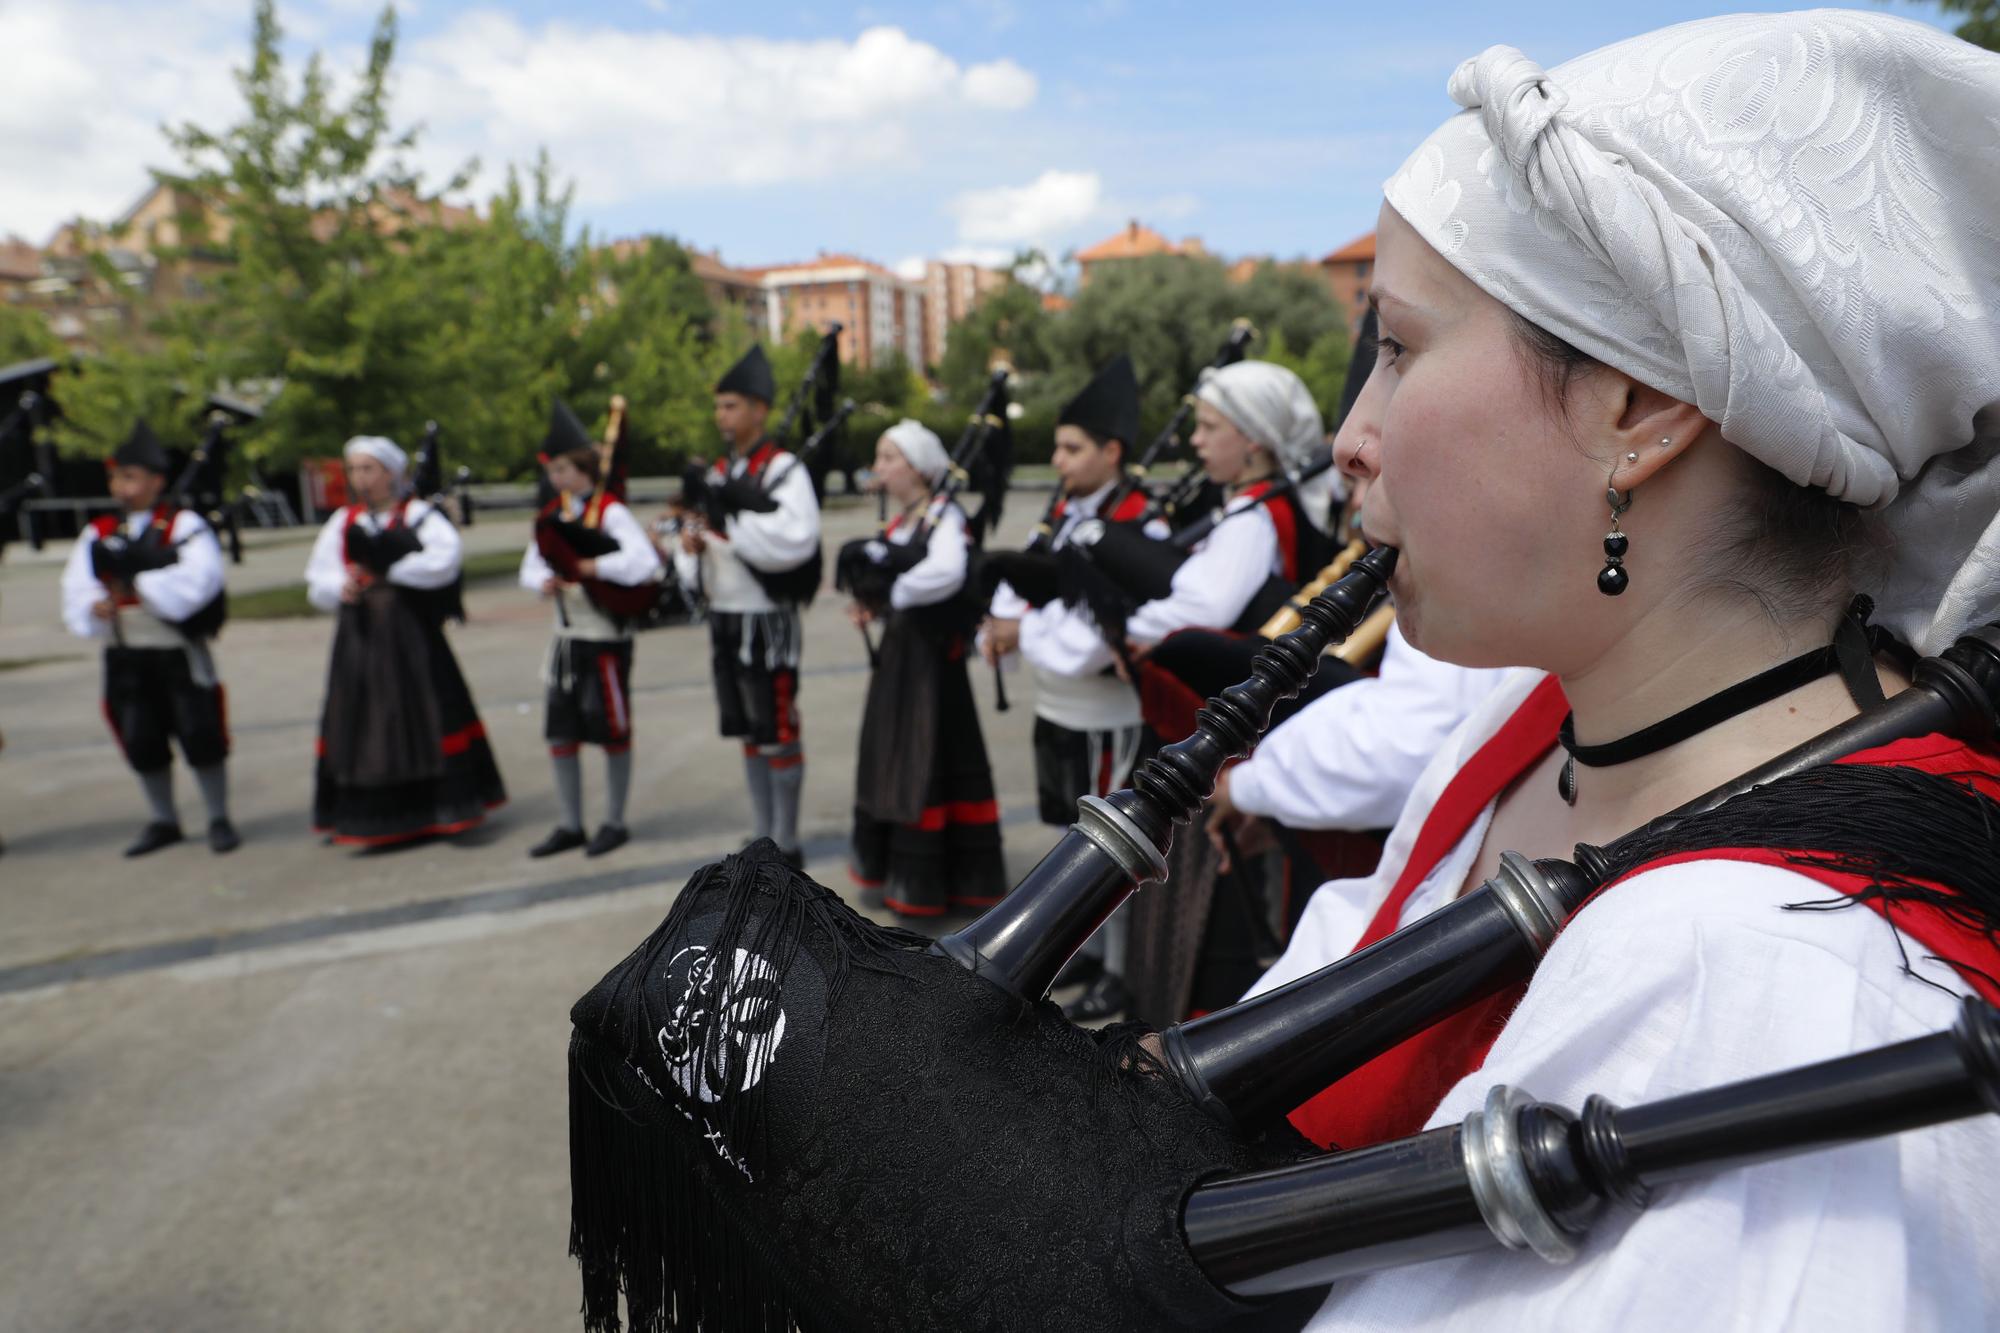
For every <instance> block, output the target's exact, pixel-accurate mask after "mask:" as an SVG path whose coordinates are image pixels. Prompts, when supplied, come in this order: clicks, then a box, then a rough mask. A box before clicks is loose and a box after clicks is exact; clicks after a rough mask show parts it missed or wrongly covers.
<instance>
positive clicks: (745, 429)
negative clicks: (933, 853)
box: [674, 347, 820, 866]
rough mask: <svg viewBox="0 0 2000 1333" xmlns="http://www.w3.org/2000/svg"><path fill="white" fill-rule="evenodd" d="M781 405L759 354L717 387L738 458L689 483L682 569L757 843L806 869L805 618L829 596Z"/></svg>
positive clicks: (721, 424)
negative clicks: (780, 429) (738, 760)
mask: <svg viewBox="0 0 2000 1333" xmlns="http://www.w3.org/2000/svg"><path fill="white" fill-rule="evenodd" d="M776 395H777V390H776V387H775V385H774V384H773V382H772V378H771V364H770V362H768V361H767V360H765V359H764V349H763V348H761V347H752V348H751V349H750V350H749V351H748V352H746V353H745V354H744V356H743V359H742V360H740V361H738V362H737V363H736V364H735V365H734V366H732V367H731V368H730V370H729V373H728V374H726V375H724V376H723V377H722V379H721V380H720V381H718V382H717V384H716V386H715V424H716V428H717V429H718V430H720V431H721V432H722V435H723V438H724V440H725V441H726V442H727V444H728V446H729V456H728V457H726V458H722V459H718V460H717V461H716V463H715V465H714V466H713V467H712V468H709V469H707V470H706V471H699V470H692V469H691V470H690V472H689V474H688V476H687V477H686V478H685V479H684V480H685V482H686V485H685V488H684V494H683V499H684V501H685V502H686V503H687V504H688V505H689V506H690V507H692V508H697V509H699V510H701V511H702V512H703V515H704V518H705V522H703V523H701V524H689V525H687V526H686V527H684V528H683V529H682V531H681V549H680V550H679V551H678V552H676V553H675V555H674V569H675V572H676V573H677V574H678V575H679V576H680V579H681V582H682V583H683V584H684V585H686V586H687V587H688V588H689V589H690V590H691V592H694V593H696V594H697V595H699V596H700V597H702V598H703V599H704V600H705V601H706V602H707V604H708V634H709V646H710V663H711V666H712V668H713V671H714V675H715V700H716V706H717V708H718V710H719V711H720V713H721V721H722V734H723V735H724V736H732V737H737V738H740V739H741V740H742V742H743V775H744V780H745V782H746V784H747V785H748V786H749V788H750V809H751V812H752V815H753V816H754V819H755V826H754V828H753V830H752V833H751V838H752V840H753V841H754V840H755V839H757V838H764V837H768V838H770V839H771V840H772V841H773V842H775V843H777V844H778V850H779V851H781V852H783V853H784V854H785V857H786V859H787V860H789V861H791V862H792V864H794V865H801V866H802V865H803V864H804V860H805V857H804V853H802V852H801V851H800V849H799V796H800V793H801V792H802V791H803V790H804V786H805V763H806V759H805V751H804V749H803V747H802V746H801V743H800V737H799V705H798V698H799V657H800V650H801V647H802V640H803V638H804V630H803V626H802V624H801V616H800V612H801V610H802V608H803V607H804V605H805V603H807V602H808V601H810V600H812V596H813V594H814V592H816V591H817V590H818V587H819V579H820V559H819V498H818V496H817V495H816V494H815V493H814V491H813V483H812V477H811V476H810V475H808V473H807V471H806V469H805V467H804V466H803V465H802V464H801V463H800V462H799V460H798V459H797V458H796V457H794V456H793V455H792V454H790V453H789V452H787V451H786V450H784V449H781V448H779V447H778V445H777V443H776V442H775V441H773V440H772V439H771V438H770V437H769V436H767V435H766V434H765V433H764V426H765V423H766V420H767V419H768V418H769V416H770V414H771V402H772V400H773V399H774V398H775V397H776Z"/></svg>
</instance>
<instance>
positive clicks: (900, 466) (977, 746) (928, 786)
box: [840, 420, 1007, 916]
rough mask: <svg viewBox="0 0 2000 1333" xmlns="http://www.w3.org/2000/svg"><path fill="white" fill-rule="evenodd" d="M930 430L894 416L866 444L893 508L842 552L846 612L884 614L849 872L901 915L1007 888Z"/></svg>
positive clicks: (941, 466) (966, 616) (973, 616)
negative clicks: (879, 526) (848, 599)
mask: <svg viewBox="0 0 2000 1333" xmlns="http://www.w3.org/2000/svg"><path fill="white" fill-rule="evenodd" d="M949 461H950V460H949V457H948V455H947V454H946V453H945V448H944V445H943V444H942V443H941V442H940V441H939V440H938V437H937V436H936V435H934V434H932V433H931V431H929V430H928V429H926V428H925V427H924V426H923V425H921V424H919V423H918V422H915V421H910V420H905V421H902V422H899V423H898V424H897V425H895V426H894V427H892V428H891V429H890V430H888V431H887V432H885V433H884V434H883V436H882V438H881V440H880V441H879V442H878V443H877V444H876V446H875V485H876V487H877V488H879V489H880V490H882V491H883V492H885V493H886V494H887V495H888V497H889V499H890V501H891V502H892V505H893V507H895V508H897V509H898V510H899V512H898V514H897V516H896V517H895V518H894V519H892V520H891V521H890V523H889V526H888V527H887V528H885V529H883V532H882V535H881V536H880V537H879V538H873V539H869V540H866V541H860V542H854V543H850V544H849V546H848V547H847V548H846V549H845V550H843V551H842V553H841V554H842V558H841V561H840V570H841V576H842V585H843V586H844V587H845V588H847V589H848V591H850V592H851V593H852V594H853V596H854V602H853V603H852V605H851V606H850V607H849V610H848V615H849V618H850V619H852V620H853V621H854V623H855V624H856V625H858V626H860V627H861V630H862V633H863V634H864V635H866V634H867V633H868V627H869V626H870V625H872V624H874V623H876V622H878V621H880V622H881V623H882V624H883V626H884V628H883V633H882V642H881V645H880V647H879V649H876V650H874V651H872V652H871V657H872V659H873V661H874V665H875V674H874V677H873V679H871V680H870V682H869V686H868V703H867V708H866V711H865V713H864V714H863V716H862V720H861V745H860V755H859V765H858V772H857V774H856V779H855V801H854V842H853V853H854V863H853V874H854V878H855V879H856V880H857V881H859V882H860V883H861V884H862V886H863V887H864V888H867V889H878V888H879V889H880V890H881V892H882V902H883V905H884V906H886V907H887V908H889V910H890V911H892V912H895V913H897V914H899V915H902V916H939V915H942V914H943V913H944V912H945V911H946V910H948V909H949V908H951V907H986V906H991V905H992V904H993V903H996V902H998V901H999V900H1000V899H1001V898H1002V897H1003V896H1004V895H1005V894H1006V892H1007V875H1006V866H1005V864H1004V862H1003V860H1002V858H1001V851H1000V809H999V805H998V803H997V802H996V801H995V800H994V798H993V771H992V768H991V767H990V765H989V764H988V763H987V759H986V742H985V738H984V737H983V736H982V735H981V734H980V728H979V714H978V712H977V711H976V710H975V708H974V706H973V702H972V682H971V680H970V678H969V677H968V675H967V673H966V668H965V659H966V653H967V650H968V648H969V647H970V645H971V643H972V630H973V627H974V625H975V623H976V621H977V619H978V612H979V608H978V607H977V606H974V605H972V604H970V603H969V602H968V601H967V600H966V599H965V598H964V597H962V596H961V594H962V593H963V591H964V589H965V580H966V566H967V556H968V553H969V548H970V538H969V537H968V535H967V530H966V519H965V512H964V511H963V510H962V509H960V508H959V507H958V504H957V503H956V502H955V501H953V500H951V499H949V498H948V497H939V498H936V499H934V498H933V495H934V493H935V492H936V490H937V488H938V487H940V486H941V485H942V484H943V482H944V478H945V474H946V472H947V471H948V470H949Z"/></svg>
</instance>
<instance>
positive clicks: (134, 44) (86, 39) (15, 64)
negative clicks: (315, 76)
mask: <svg viewBox="0 0 2000 1333" xmlns="http://www.w3.org/2000/svg"><path fill="white" fill-rule="evenodd" d="M245 13H246V10H245V7H243V6H242V5H240V4H237V3H233V0H232V2H231V3H226V4H225V3H221V2H220V0H194V2H193V3H189V4H186V5H176V6H171V7H142V8H126V7H123V6H119V7H115V8H114V7H111V6H106V5H99V4H74V3H72V4H61V5H49V4H33V3H23V4H0V51H5V52H7V57H6V68H7V78H6V80H5V85H6V92H5V95H4V96H0V233H5V232H19V233H21V234H22V235H24V236H26V237H27V238H28V239H29V240H32V241H35V242H36V243H38V244H39V243H41V242H43V241H46V240H47V239H48V238H49V234H50V233H51V232H53V231H54V230H55V228H56V227H57V226H58V225H60V224H61V223H63V222H66V221H68V220H69V219H71V218H74V217H77V216H79V215H83V216H87V217H93V218H99V219H109V218H112V217H115V216H117V215H118V214H119V213H121V212H123V211H124V210H125V209H126V207H128V206H129V205H131V204H132V203H133V202H134V201H136V200H137V199H138V198H139V196H140V194H141V193H142V192H143V191H144V190H145V189H146V187H147V186H148V185H150V184H151V183H152V182H151V180H150V178H149V177H148V176H147V175H146V168H147V167H148V166H171V165H174V163H173V162H172V160H171V154H170V153H169V150H168V148H167V144H166V141H165V139H163V138H162V137H161V135H160V126H161V124H162V122H169V121H171V122H174V123H180V122H183V121H195V122H197V123H201V124H215V123H218V122H223V121H226V120H227V118H228V117H229V115H230V114H232V112H233V110H234V108H235V107H236V106H237V105H239V98H238V96H237V92H236V87H235V84H234V83H233V82H232V81H231V80H230V77H229V68H230V65H231V63H232V62H234V61H240V60H241V59H242V56H241V54H240V52H241V51H242V50H243V49H244V48H245V43H244V41H243V35H244V33H245V32H246V30H247V27H248V25H247V24H246V23H245V22H244V15H245Z"/></svg>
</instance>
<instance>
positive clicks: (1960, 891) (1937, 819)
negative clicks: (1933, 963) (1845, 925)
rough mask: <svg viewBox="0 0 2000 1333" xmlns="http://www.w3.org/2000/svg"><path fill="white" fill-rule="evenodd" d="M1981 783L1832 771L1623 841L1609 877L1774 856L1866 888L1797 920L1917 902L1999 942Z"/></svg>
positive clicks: (1999, 811) (1992, 829)
mask: <svg viewBox="0 0 2000 1333" xmlns="http://www.w3.org/2000/svg"><path fill="white" fill-rule="evenodd" d="M1982 781H1984V782H1987V783H1990V782H1991V781H1992V775H1990V774H1985V773H1955V774H1935V773H1926V772H1924V771H1922V770H1920V769H1914V768H1891V767H1886V766H1883V765H1876V764H1829V765H1827V766H1826V767H1823V768H1816V769H1811V770H1809V771H1807V772H1805V773H1801V774H1799V775H1797V776H1795V777H1790V778H1785V779H1783V780H1781V781H1778V782H1773V783H1770V784H1768V785H1766V786H1762V787H1756V788H1753V789H1752V790H1750V791H1748V792H1745V793H1744V794H1743V795H1741V796H1738V797H1736V798H1735V799H1734V800H1731V801H1728V802H1726V803H1725V804H1723V805H1721V806H1719V807H1718V808H1716V809H1715V810H1712V811H1710V812H1709V813H1707V814H1704V815H1697V816H1694V817H1692V818H1689V819H1684V820H1680V821H1677V822H1669V821H1664V820H1663V821H1660V822H1658V823H1657V824H1655V825H1652V826H1649V827H1647V828H1645V829H1642V830H1640V831H1639V832H1637V833H1634V834H1632V835H1631V836H1629V837H1625V838H1621V839H1619V840H1618V842H1617V843H1616V844H1615V845H1614V846H1613V847H1612V848H1610V849H1609V852H1610V863H1611V867H1612V874H1611V875H1610V876H1609V877H1607V878H1616V877H1617V876H1620V875H1624V874H1626V873H1629V872H1630V871H1632V870H1634V869H1636V868H1638V867H1640V866H1642V865H1645V864H1647V863H1649V862H1652V861H1656V860H1659V859H1660V858H1661V857H1664V856H1669V855H1672V854H1674V853H1676V852H1698V851H1715V850H1720V849H1724V848H1732V847H1771V848H1776V849H1779V850H1781V851H1783V852H1784V853H1785V858H1784V859H1785V860H1786V861H1787V862H1788V863H1790V864H1792V865H1796V866H1801V867H1819V868H1822V869H1825V870H1830V871H1834V872H1836V873H1840V874H1850V875H1858V876H1863V877H1865V878H1867V879H1868V880H1869V881H1870V885H1869V887H1868V888H1866V889H1864V890H1863V891H1862V892H1860V893H1858V894H1854V895H1848V894H1842V895H1840V896H1839V897H1838V898H1834V899H1822V900H1819V901H1815V902H1805V903H1793V904H1791V905H1790V909H1791V910H1793V911H1831V910H1838V909H1841V908H1847V907H1853V906H1856V905H1859V904H1863V903H1867V902H1870V901H1878V900H1879V901H1884V902H1888V903H1893V904H1911V905H1919V906H1922V907H1926V908H1931V909H1935V910H1936V911H1938V912H1940V913H1942V914H1943V915H1944V916H1945V917H1946V918H1947V919H1948V920H1950V921H1951V922H1952V923H1953V924H1954V925H1956V926H1959V927H1960V928H1962V929H1964V930H1967V931H1970V932H1972V933H1974V934H1977V935H1982V936H1984V937H1986V938H1987V939H1988V940H1991V941H1994V942H1995V943H2000V801H1995V800H1994V799H1993V798H1991V797H1989V796H1987V795H1985V794H1983V793H1982V792H1981V790H1980V789H1979V787H1978V786H1977V785H1976V784H1977V783H1979V782H1982ZM1939 886H1942V887H1939ZM1954 966H1958V965H1954ZM1959 970H1961V971H1976V969H1969V968H1964V967H1960V968H1959ZM1977 975H1980V976H1984V975H1985V974H1984V973H1977ZM1987 980H1989V981H1991V980H1993V979H1992V978H1987Z"/></svg>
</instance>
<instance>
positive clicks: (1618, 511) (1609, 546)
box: [1597, 454, 1639, 597]
mask: <svg viewBox="0 0 2000 1333" xmlns="http://www.w3.org/2000/svg"><path fill="white" fill-rule="evenodd" d="M1625 461H1626V462H1628V463H1636V462H1638V461H1639V455H1637V454H1627V455H1625ZM1611 475H1612V476H1613V477H1616V476H1617V475H1618V469H1617V468H1615V467H1614V468H1612V469H1611ZM1604 499H1605V503H1607V504H1609V505H1610V506H1611V531H1609V532H1607V533H1605V534H1604V568H1603V569H1600V570H1598V571H1597V590H1598V591H1599V592H1601V593H1603V594H1604V595H1605V596H1606V597H1616V596H1617V595H1618V594H1619V593H1622V592H1624V591H1625V589H1626V588H1627V587H1629V586H1631V583H1632V576H1631V575H1630V574H1627V573H1626V572H1625V552H1627V551H1629V550H1631V549H1632V539H1631V538H1630V537H1627V536H1626V535H1625V533H1624V532H1623V531H1621V530H1620V529H1619V526H1618V519H1619V516H1620V515H1622V514H1623V513H1624V512H1625V511H1626V510H1628V509H1630V508H1631V507H1632V492H1630V491H1626V492H1625V493H1624V494H1623V495H1622V496H1621V495H1620V494H1619V493H1618V488H1617V487H1616V486H1606V487H1605V488H1604Z"/></svg>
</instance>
